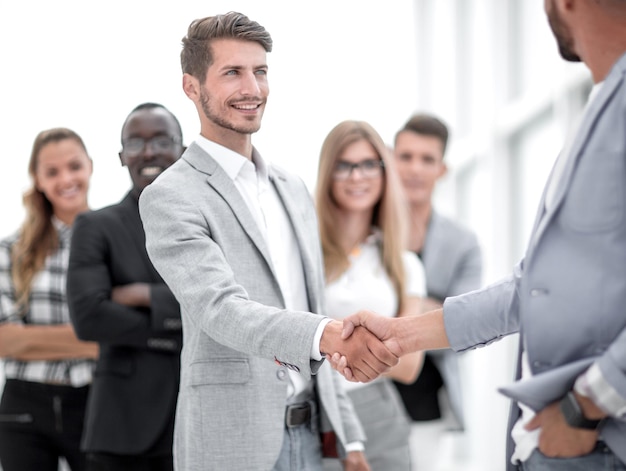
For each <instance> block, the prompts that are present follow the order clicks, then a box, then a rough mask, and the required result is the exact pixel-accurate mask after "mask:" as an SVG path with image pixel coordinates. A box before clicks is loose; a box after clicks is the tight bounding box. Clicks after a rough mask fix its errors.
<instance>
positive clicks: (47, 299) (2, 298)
mask: <svg viewBox="0 0 626 471" xmlns="http://www.w3.org/2000/svg"><path fill="white" fill-rule="evenodd" d="M53 222H54V226H55V228H56V229H57V231H58V233H59V249H58V250H57V251H56V252H55V253H53V254H52V255H50V256H48V258H47V259H46V262H45V265H44V267H43V269H42V270H41V272H39V273H38V274H37V275H36V276H35V278H34V279H33V286H32V291H31V294H30V298H29V305H28V310H27V311H26V312H19V310H18V308H17V306H16V304H15V287H14V285H13V280H12V278H11V247H12V246H13V244H14V243H15V242H16V240H17V237H18V234H17V233H15V234H13V235H11V236H9V237H7V238H6V239H4V240H2V241H0V324H2V323H4V322H19V323H22V324H31V325H58V324H67V323H69V322H70V316H69V310H68V307H67V300H66V294H65V281H66V278H67V266H68V262H69V255H70V239H71V235H72V231H71V228H70V227H69V226H66V225H65V224H63V223H62V222H61V221H59V220H58V219H54V220H53ZM94 364H95V362H94V361H93V360H58V361H57V360H55V361H17V360H12V359H10V358H5V359H4V374H5V376H6V377H7V378H12V379H20V380H24V381H35V382H40V383H60V384H67V385H71V386H76V387H79V386H84V385H86V384H89V383H91V377H92V373H93V368H94Z"/></svg>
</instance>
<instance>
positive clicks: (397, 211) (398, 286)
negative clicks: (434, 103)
mask: <svg viewBox="0 0 626 471" xmlns="http://www.w3.org/2000/svg"><path fill="white" fill-rule="evenodd" d="M316 206H317V213H318V220H319V221H320V235H321V241H322V249H323V254H324V265H325V269H326V290H325V294H326V306H327V313H328V315H329V316H331V317H333V318H335V319H343V317H344V316H345V315H346V314H348V313H352V312H355V311H358V310H360V309H364V308H368V309H372V310H373V311H375V312H376V313H378V314H381V315H383V316H388V317H396V316H405V315H409V314H416V313H419V312H420V309H421V304H420V303H421V297H422V296H424V295H425V294H426V285H425V280H424V269H423V267H422V264H421V262H420V261H419V259H418V258H417V257H416V256H415V254H413V253H411V252H408V251H405V250H404V248H405V246H406V239H405V235H406V230H405V229H406V228H405V227H404V221H405V219H406V214H405V211H404V210H405V209H406V206H405V204H404V197H403V195H402V191H401V187H400V182H399V180H398V176H397V173H396V170H395V165H394V161H393V157H392V156H391V154H390V153H389V152H388V150H387V148H386V147H385V145H384V143H383V140H382V138H381V137H380V136H379V134H378V133H377V132H376V131H375V130H374V129H373V128H372V127H371V126H370V125H369V124H367V123H364V122H360V121H344V122H342V123H340V124H338V125H337V126H336V127H335V128H334V129H333V130H332V131H331V132H330V133H329V134H328V136H327V137H326V140H325V141H324V144H323V146H322V150H321V154H320V160H319V173H318V183H317V192H316ZM423 357H424V356H423V353H421V352H419V353H412V354H410V355H407V356H405V357H403V358H402V359H401V360H400V363H398V365H396V366H394V367H393V368H392V369H391V370H390V372H389V373H387V374H386V375H385V377H382V376H381V377H379V378H378V379H376V380H374V381H372V382H370V383H353V382H348V381H346V380H344V379H343V378H342V380H343V381H344V383H345V384H344V386H345V389H346V390H347V392H348V396H349V397H350V399H351V400H352V403H353V404H354V408H355V411H356V413H357V415H358V417H359V419H360V421H361V424H362V425H363V428H364V430H365V435H366V437H367V441H366V443H365V455H366V457H367V460H368V462H369V464H370V466H371V468H372V470H380V471H384V470H395V471H402V470H406V471H408V470H410V469H411V463H410V461H411V460H410V452H409V433H410V427H409V418H408V416H407V414H406V411H405V409H404V406H403V404H402V400H401V399H400V396H399V394H398V392H397V391H396V389H395V387H394V386H393V383H392V381H391V378H393V379H395V380H398V381H401V382H403V383H412V382H413V381H414V380H415V378H416V377H417V375H418V373H419V370H420V367H421V364H422V360H423ZM325 466H326V469H328V470H330V469H340V467H339V465H338V463H337V462H330V461H327V462H326V463H325Z"/></svg>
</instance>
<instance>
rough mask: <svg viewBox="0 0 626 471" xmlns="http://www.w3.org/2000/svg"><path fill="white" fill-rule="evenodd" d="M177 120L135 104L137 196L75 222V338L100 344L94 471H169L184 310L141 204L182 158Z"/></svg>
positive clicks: (132, 157) (89, 441) (91, 453)
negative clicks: (154, 257)
mask: <svg viewBox="0 0 626 471" xmlns="http://www.w3.org/2000/svg"><path fill="white" fill-rule="evenodd" d="M183 151H184V147H183V145H182V132H181V127H180V124H179V122H178V120H177V119H176V117H175V116H174V115H173V114H172V113H171V112H170V111H169V110H167V109H166V108H165V107H163V106H162V105H159V104H156V103H144V104H141V105H139V106H137V107H136V108H135V109H134V110H133V111H131V113H130V114H129V115H128V117H127V118H126V121H125V123H124V126H123V128H122V150H121V152H120V154H119V156H120V160H121V162H122V165H124V166H126V167H127V168H128V171H129V173H130V177H131V180H132V183H133V187H132V189H131V191H130V192H129V193H128V194H127V195H126V197H125V198H124V199H123V200H122V201H121V202H120V203H119V204H116V205H113V206H109V207H107V208H103V209H100V210H98V211H93V212H87V213H83V214H81V215H80V216H79V217H78V218H77V219H76V222H75V224H74V233H73V236H72V245H71V251H70V262H69V271H68V279H67V293H68V304H69V309H70V317H71V319H72V322H73V324H74V327H75V329H76V333H77V335H78V337H79V338H81V339H83V340H87V339H89V340H91V341H95V342H98V343H99V344H100V358H99V359H98V362H97V367H96V373H95V377H94V381H93V386H92V389H91V393H90V397H89V401H88V406H87V415H86V419H85V420H86V423H85V427H84V432H83V440H82V447H83V449H84V450H85V451H86V452H87V453H88V470H90V471H95V470H98V471H100V470H115V471H120V470H122V471H123V470H133V471H141V470H146V471H147V470H150V471H155V470H172V469H173V464H172V463H173V460H172V440H173V428H174V414H175V408H176V397H177V393H178V384H179V373H180V371H179V357H180V349H181V344H182V338H181V320H180V308H179V305H178V303H177V301H176V299H175V298H174V295H173V294H172V293H171V291H170V290H169V288H168V287H167V286H166V285H165V283H164V282H163V280H162V279H161V277H160V276H159V274H158V273H157V272H156V270H155V269H154V267H153V266H152V263H151V262H150V260H149V259H148V255H147V253H146V249H145V234H144V230H143V226H142V224H141V220H140V218H139V210H138V203H137V201H138V198H139V195H140V194H141V192H142V191H143V189H144V188H145V187H146V186H148V185H149V184H150V183H151V182H152V181H153V180H154V179H155V178H156V177H157V176H158V175H159V174H160V173H161V172H163V171H164V170H165V169H166V168H167V167H169V166H170V165H171V164H172V163H174V162H175V161H176V160H178V158H179V157H180V155H181V154H182V152H183Z"/></svg>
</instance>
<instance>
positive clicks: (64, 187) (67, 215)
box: [35, 139, 93, 224]
mask: <svg viewBox="0 0 626 471" xmlns="http://www.w3.org/2000/svg"><path fill="white" fill-rule="evenodd" d="M92 170H93V166H92V163H91V159H90V158H89V156H87V153H86V152H85V149H84V148H83V146H82V145H81V144H79V143H78V142H77V141H76V140H74V139H62V140H60V141H53V142H49V143H48V144H46V145H44V146H43V147H42V148H41V150H40V151H39V153H38V154H37V166H36V168H35V185H36V187H37V189H38V190H39V191H41V192H42V193H43V194H44V195H45V196H46V198H47V199H48V201H50V204H51V205H52V211H53V213H54V215H55V216H56V217H58V218H59V219H60V220H61V221H63V222H65V223H68V224H69V223H71V221H73V220H74V218H75V217H76V216H77V215H78V213H81V212H83V211H86V210H87V209H88V204H87V193H88V191H89V180H90V178H91V173H92Z"/></svg>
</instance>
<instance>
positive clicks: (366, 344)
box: [320, 311, 403, 383]
mask: <svg viewBox="0 0 626 471" xmlns="http://www.w3.org/2000/svg"><path fill="white" fill-rule="evenodd" d="M387 321H388V319H386V318H384V317H380V316H376V315H375V314H373V313H371V312H369V311H360V312H358V313H356V314H354V315H352V316H350V317H347V318H346V319H344V321H343V323H342V322H339V321H331V322H330V323H329V324H328V325H327V326H326V328H325V329H324V334H323V335H322V341H321V343H320V348H321V351H322V352H323V353H324V354H325V356H326V358H327V359H328V361H329V362H330V364H331V366H332V367H333V368H334V369H335V370H337V371H338V372H339V373H341V374H342V375H344V376H345V378H346V379H348V380H349V381H353V382H362V383H367V382H369V381H372V380H373V379H375V378H377V377H378V376H379V375H381V374H383V373H386V372H388V371H389V369H390V368H391V367H393V366H395V365H396V364H397V363H398V361H399V358H400V356H401V355H402V353H403V352H402V351H401V349H400V348H399V345H398V343H397V341H396V340H395V339H394V338H393V337H392V335H391V329H390V327H391V326H390V325H388V323H387Z"/></svg>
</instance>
